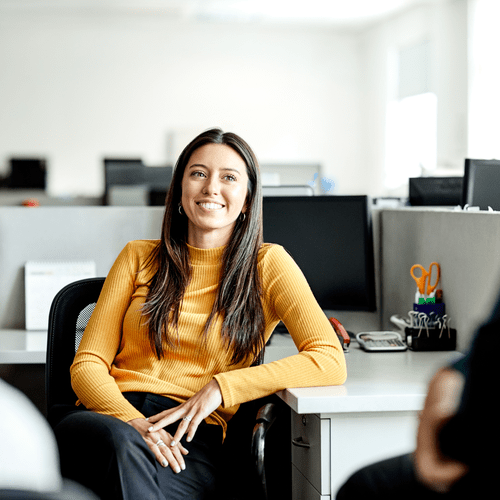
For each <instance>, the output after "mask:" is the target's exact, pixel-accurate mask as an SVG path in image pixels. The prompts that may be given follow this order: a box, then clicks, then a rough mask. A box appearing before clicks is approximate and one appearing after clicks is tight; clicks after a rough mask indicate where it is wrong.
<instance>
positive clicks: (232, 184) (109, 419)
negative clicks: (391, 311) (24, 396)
mask: <svg viewBox="0 0 500 500" xmlns="http://www.w3.org/2000/svg"><path fill="white" fill-rule="evenodd" d="M280 320H282V321H283V322H284V323H285V325H286V326H287V327H288V329H289V331H290V333H291V335H292V337H293V339H294V341H295V344H296V345H297V347H298V350H299V351H300V352H299V354H297V355H295V356H291V357H289V358H286V359H283V360H279V361H275V362H273V363H269V364H259V363H260V361H261V360H262V357H263V351H264V345H265V343H266V341H267V340H268V339H269V337H270V335H271V333H272V331H273V329H274V328H275V327H276V325H277V323H278V322H279V321H280ZM71 377H72V384H73V388H74V390H75V393H76V394H77V395H78V398H79V403H80V404H81V405H83V406H84V407H85V409H87V410H91V411H74V412H72V413H71V414H69V415H68V416H67V417H65V418H64V420H63V421H62V422H61V423H60V424H59V426H58V427H57V428H56V434H57V435H58V438H59V443H62V444H61V454H62V455H64V454H71V455H72V458H73V463H72V464H70V465H68V469H67V470H66V473H67V475H70V477H72V478H73V479H76V480H77V481H80V482H83V483H84V484H87V485H88V486H89V487H91V488H93V489H94V490H96V491H97V492H98V493H100V494H101V496H102V497H104V498H122V497H123V498H131V499H136V498H152V499H153V498H154V499H158V498H160V499H163V498H165V499H166V498H168V499H170V498H175V499H177V498H206V497H207V496H208V495H209V494H210V493H211V492H213V491H214V487H215V481H216V476H217V471H216V463H217V454H218V452H219V450H220V446H221V443H222V441H223V437H224V434H225V430H226V426H227V422H228V420H229V419H230V418H231V416H232V415H234V413H235V412H236V410H237V409H238V406H239V404H240V403H243V402H246V401H250V400H254V399H257V398H260V397H263V396H266V395H269V394H272V393H274V392H276V391H278V390H281V389H284V388H286V387H300V386H302V387H304V386H317V385H332V384H341V383H343V382H344V380H345V378H346V369H345V360H344V356H343V352H342V348H341V346H340V343H339V341H338V339H337V336H336V335H335V333H334V331H333V329H332V328H331V326H330V324H329V322H328V320H327V318H326V316H325V315H324V314H323V312H322V311H321V309H320V308H319V306H318V304H317V303H316V301H315V299H314V297H313V295H312V293H311V291H310V289H309V287H308V285H307V283H306V281H305V278H304V277H303V275H302V273H301V272H300V270H299V269H298V267H297V266H296V264H295V263H294V262H293V260H292V259H291V258H290V257H289V255H288V254H287V253H286V252H285V250H284V249H283V248H282V247H280V246H278V245H267V244H263V243H262V195H261V185H260V177H259V169H258V164H257V160H256V158H255V156H254V154H253V152H252V150H251V149H250V147H249V146H248V145H247V144H246V143H245V142H244V141H243V140H242V139H241V138H240V137H238V136H237V135H235V134H231V133H223V132H222V131H221V130H218V129H214V130H209V131H207V132H204V133H202V134H200V135H199V136H198V137H196V138H195V139H194V140H193V141H192V142H191V143H190V144H189V145H188V146H187V147H186V148H185V150H184V151H183V152H182V154H181V156H180V157H179V160H178V162H177V165H176V168H175V171H174V176H173V179H172V183H171V186H170V189H169V192H168V195H167V199H166V210H165V216H164V219H163V229H162V235H161V240H159V241H150V240H148V241H145V240H143V241H134V242H130V243H129V244H128V245H127V246H126V247H125V248H124V249H123V251H122V252H121V253H120V255H119V256H118V258H117V260H116V262H115V263H114V265H113V267H112V269H111V270H110V272H109V275H108V277H107V279H106V282H105V284H104V287H103V290H102V293H101V296H100V298H99V301H98V303H97V305H96V308H95V310H94V313H93V315H92V318H91V320H90V322H89V324H88V326H87V329H86V331H85V334H84V337H83V339H82V342H81V344H80V347H79V349H78V352H77V354H76V356H75V360H74V362H73V365H72V367H71ZM127 424H128V425H127ZM65 446H66V448H68V449H67V450H66V451H65V449H64V447H65ZM97 448H99V452H97ZM88 450H92V452H89V451H88ZM64 458H65V457H64V456H63V460H62V463H63V466H64V464H65V460H64ZM75 461H76V462H75ZM89 462H90V464H91V465H92V466H93V469H92V473H90V474H89V472H88V469H89ZM68 463H69V462H68ZM103 471H105V473H104V472H103Z"/></svg>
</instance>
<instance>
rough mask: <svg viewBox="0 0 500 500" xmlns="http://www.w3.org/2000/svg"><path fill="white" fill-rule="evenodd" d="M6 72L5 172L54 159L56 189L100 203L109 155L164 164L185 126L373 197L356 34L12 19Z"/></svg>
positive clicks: (63, 17) (134, 19)
mask: <svg viewBox="0 0 500 500" xmlns="http://www.w3.org/2000/svg"><path fill="white" fill-rule="evenodd" d="M0 68H1V69H0V89H1V92H0V131H1V133H0V166H1V165H2V163H3V164H4V165H3V169H4V171H5V169H6V163H7V159H8V157H10V156H11V155H25V154H34V155H45V156H47V158H48V160H49V168H50V171H49V190H50V191H51V192H52V193H53V194H57V195H61V194H86V195H98V194H100V193H101V192H102V190H103V173H102V158H103V156H105V155H108V156H111V155H117V156H127V155H129V156H140V157H142V158H143V159H144V161H145V162H146V163H148V164H151V165H155V164H161V163H164V162H165V161H167V160H168V159H169V156H172V155H171V152H169V151H168V144H169V135H170V134H171V133H172V132H173V131H176V132H179V134H178V135H180V137H182V138H187V139H186V140H189V139H190V138H192V137H194V134H196V133H198V132H201V131H202V130H205V129H207V128H209V127H212V126H221V127H222V128H223V129H225V130H231V131H234V132H236V133H239V134H240V135H242V137H244V138H245V139H246V140H247V141H248V142H249V143H250V144H251V145H252V147H253V148H254V149H255V151H256V153H257V156H258V157H259V159H260V160H261V161H262V162H272V163H277V162H287V161H288V162H308V163H312V162H316V163H320V164H322V165H323V167H324V171H325V173H326V174H327V175H328V176H330V177H333V178H334V179H335V180H336V181H337V192H338V193H340V192H349V191H350V192H357V193H361V192H364V191H366V187H365V186H364V185H363V182H360V180H361V179H362V177H361V174H362V172H363V166H362V165H361V162H360V161H359V160H360V154H359V151H360V150H361V149H362V148H361V144H360V129H361V125H360V105H361V101H360V92H361V90H360V79H361V73H360V58H359V54H358V44H357V37H356V35H354V34H342V33H336V32H334V31H331V30H328V29H318V28H315V29H312V28H298V27H288V28H286V27H271V26H267V27H264V26H261V27H259V26H257V25H243V24H242V25H230V24H218V25H217V24H208V23H202V22H198V23H196V22H189V23H188V22H182V21H173V20H171V19H169V18H167V17H162V16H161V15H157V14H154V13H151V14H142V15H140V14H137V15H135V16H131V15H123V14H118V13H117V14H108V15H104V16H101V17H97V16H95V15H91V14H88V15H82V14H80V15H78V16H77V15H71V14H53V15H50V16H48V15H47V16H41V15H38V16H36V17H35V16H34V15H28V14H23V15H16V14H12V13H11V14H9V15H7V14H4V15H3V17H2V18H1V19H0ZM184 145H185V144H184ZM0 168H2V167H0ZM285 180H286V179H285Z"/></svg>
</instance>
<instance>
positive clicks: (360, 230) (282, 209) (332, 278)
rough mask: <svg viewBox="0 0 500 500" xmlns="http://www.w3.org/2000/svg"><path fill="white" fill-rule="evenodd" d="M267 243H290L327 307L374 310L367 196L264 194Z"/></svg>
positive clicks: (314, 290)
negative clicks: (279, 195)
mask: <svg viewBox="0 0 500 500" xmlns="http://www.w3.org/2000/svg"><path fill="white" fill-rule="evenodd" d="M263 210H264V215H263V217H264V241H265V242H266V243H278V244H280V245H282V246H283V247H285V249H286V250H287V251H288V252H289V253H290V255H291V256H292V257H293V259H294V260H295V262H297V264H298V265H299V267H300V268H301V269H302V272H303V273H304V275H305V277H306V279H307V281H308V283H309V285H310V287H311V289H312V291H313V293H314V295H315V297H316V300H317V301H318V303H319V305H320V306H321V308H322V309H323V310H339V311H374V310H375V309H376V306H375V277H374V265H373V262H374V257H373V241H372V233H371V218H370V209H369V198H368V197H367V196H286V197H284V196H281V197H264V208H263Z"/></svg>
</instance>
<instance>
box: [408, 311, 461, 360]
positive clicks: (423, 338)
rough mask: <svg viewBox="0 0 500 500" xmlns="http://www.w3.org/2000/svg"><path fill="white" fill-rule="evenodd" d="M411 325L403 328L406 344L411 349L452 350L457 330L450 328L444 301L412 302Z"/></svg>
mask: <svg viewBox="0 0 500 500" xmlns="http://www.w3.org/2000/svg"><path fill="white" fill-rule="evenodd" d="M409 314H410V317H411V326H409V327H406V328H405V334H406V344H407V345H408V348H409V349H411V350H412V351H454V350H455V349H456V346H457V331H456V330H455V329H454V328H450V325H449V318H448V317H447V315H446V314H445V305H444V302H439V303H427V304H413V311H410V313H409Z"/></svg>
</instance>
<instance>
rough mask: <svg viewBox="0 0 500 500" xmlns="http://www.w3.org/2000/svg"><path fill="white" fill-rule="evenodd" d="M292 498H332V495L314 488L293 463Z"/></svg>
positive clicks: (312, 499) (315, 499)
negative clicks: (323, 493) (324, 493)
mask: <svg viewBox="0 0 500 500" xmlns="http://www.w3.org/2000/svg"><path fill="white" fill-rule="evenodd" d="M292 484H293V491H292V500H331V497H330V495H322V494H321V493H320V492H319V491H318V490H316V489H315V488H313V486H312V485H311V483H310V482H309V481H308V480H307V479H306V478H305V477H304V476H303V475H302V474H301V473H300V472H299V471H298V470H297V467H295V466H294V465H292Z"/></svg>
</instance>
